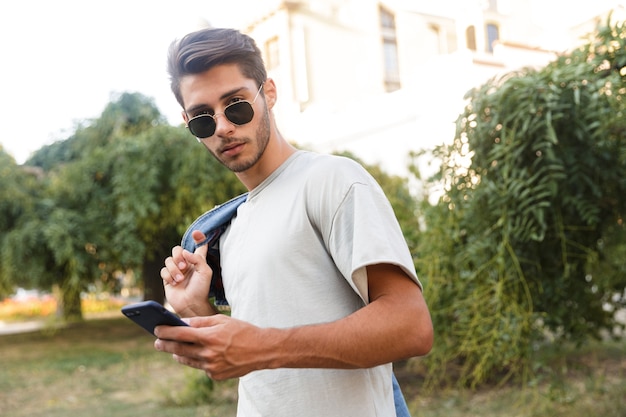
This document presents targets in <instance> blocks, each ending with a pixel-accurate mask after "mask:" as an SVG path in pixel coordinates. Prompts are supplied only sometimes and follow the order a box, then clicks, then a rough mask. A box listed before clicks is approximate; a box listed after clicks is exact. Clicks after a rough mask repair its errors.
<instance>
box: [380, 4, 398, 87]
mask: <svg viewBox="0 0 626 417" xmlns="http://www.w3.org/2000/svg"><path fill="white" fill-rule="evenodd" d="M379 12H380V29H381V33H382V38H383V39H382V43H383V58H384V65H385V90H386V91H387V92H391V91H395V90H398V89H400V65H399V64H398V43H397V41H396V19H395V17H394V15H393V14H392V13H391V12H389V11H388V10H386V9H384V8H382V7H381V8H380V9H379Z"/></svg>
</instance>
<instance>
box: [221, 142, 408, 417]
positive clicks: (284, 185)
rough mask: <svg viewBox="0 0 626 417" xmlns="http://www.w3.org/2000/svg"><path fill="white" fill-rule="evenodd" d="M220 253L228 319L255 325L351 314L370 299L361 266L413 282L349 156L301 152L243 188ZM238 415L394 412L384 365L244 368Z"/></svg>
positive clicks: (382, 210) (384, 209)
mask: <svg viewBox="0 0 626 417" xmlns="http://www.w3.org/2000/svg"><path fill="white" fill-rule="evenodd" d="M220 253H221V265H222V277H223V282H224V289H225V292H226V298H227V300H228V303H229V304H230V306H231V314H232V316H233V317H235V318H237V319H241V320H245V321H247V322H250V323H253V324H255V325H257V326H260V327H276V328H288V327H294V326H302V325H308V324H316V323H325V322H331V321H335V320H338V319H341V318H343V317H346V316H348V315H350V314H351V313H353V312H355V311H356V310H358V309H360V308H362V307H363V306H365V305H366V304H367V302H368V294H367V274H366V269H365V267H366V266H367V265H372V264H379V263H389V264H394V265H398V266H400V267H401V268H402V269H403V270H404V271H406V272H407V274H408V275H409V276H410V277H411V278H412V279H414V280H415V281H416V282H417V283H418V284H419V281H418V279H417V276H416V273H415V268H414V265H413V260H412V258H411V254H410V253H409V250H408V248H407V245H406V241H405V240H404V237H403V235H402V232H401V230H400V226H399V224H398V222H397V220H396V217H395V215H394V213H393V209H392V208H391V205H390V204H389V201H388V200H387V198H386V197H385V195H384V193H383V191H382V190H381V188H380V187H379V186H378V184H377V183H376V181H375V180H374V179H373V178H372V177H371V176H370V175H369V174H368V173H367V171H365V170H364V169H363V168H362V167H361V166H360V165H359V164H357V163H356V162H354V161H352V160H350V159H348V158H343V157H337V156H330V155H319V154H315V153H311V152H305V151H298V152H296V153H295V154H294V155H292V156H291V157H290V158H289V159H288V160H287V161H286V162H285V163H283V165H281V166H280V167H279V168H278V169H277V170H276V171H275V172H274V173H272V175H271V176H270V177H268V178H267V179H266V180H265V181H263V182H262V183H261V184H260V185H259V186H258V187H256V188H255V189H254V190H252V191H251V192H250V194H249V196H248V199H247V201H246V202H245V203H244V204H242V205H241V206H240V207H239V209H238V211H237V216H236V217H235V218H234V219H233V221H232V223H231V225H230V227H229V228H228V230H227V231H226V232H225V233H224V235H223V236H222V238H221V240H220ZM390 343H393V341H390ZM237 415H238V416H245V417H252V416H271V417H280V416H286V417H294V416H298V417H307V416H311V417H313V416H315V417H320V416H325V417H326V416H342V417H348V416H355V417H368V416H385V417H387V416H389V417H392V416H395V407H394V401H393V391H392V384H391V364H387V365H381V366H378V367H375V368H369V369H357V370H339V369H276V370H263V371H256V372H252V373H250V374H248V375H246V376H244V377H242V378H241V379H240V382H239V405H238V414H237Z"/></svg>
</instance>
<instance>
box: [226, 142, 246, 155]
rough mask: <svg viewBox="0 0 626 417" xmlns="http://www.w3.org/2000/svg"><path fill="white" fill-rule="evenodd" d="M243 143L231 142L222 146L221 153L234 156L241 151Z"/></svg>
mask: <svg viewBox="0 0 626 417" xmlns="http://www.w3.org/2000/svg"><path fill="white" fill-rule="evenodd" d="M244 145H245V143H243V142H242V143H231V144H228V145H226V146H224V147H223V148H222V154H224V155H226V156H235V155H237V154H239V153H241V152H242V151H243V147H244Z"/></svg>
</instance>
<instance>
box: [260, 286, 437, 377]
mask: <svg viewBox="0 0 626 417" xmlns="http://www.w3.org/2000/svg"><path fill="white" fill-rule="evenodd" d="M417 291H419V290H417ZM419 297H420V299H421V293H420V294H419ZM266 341H268V343H269V344H270V345H272V348H271V349H265V352H268V353H270V354H271V355H272V357H271V359H270V360H269V361H268V366H267V367H269V368H345V369H351V368H370V367H373V366H377V365H380V364H384V363H389V362H394V361H397V360H401V359H405V358H409V357H413V356H421V355H424V354H426V353H428V351H430V349H431V347H432V325H431V322H430V316H429V314H428V310H427V308H426V307H425V304H423V303H422V302H409V303H408V305H404V306H398V305H397V304H396V305H392V304H391V303H388V302H387V300H385V299H379V300H377V301H375V302H373V303H371V304H370V305H368V306H367V307H365V308H363V309H361V310H359V311H357V312H355V313H353V314H351V315H350V316H348V317H346V318H344V319H341V320H338V321H335V322H332V323H324V324H319V325H311V326H303V327H296V328H291V329H267V338H266Z"/></svg>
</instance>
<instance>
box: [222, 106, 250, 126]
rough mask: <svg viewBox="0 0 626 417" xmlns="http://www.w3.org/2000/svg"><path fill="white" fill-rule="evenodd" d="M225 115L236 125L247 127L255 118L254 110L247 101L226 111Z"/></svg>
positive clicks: (227, 108) (229, 107)
mask: <svg viewBox="0 0 626 417" xmlns="http://www.w3.org/2000/svg"><path fill="white" fill-rule="evenodd" d="M224 114H225V115H226V117H228V120H230V121H231V122H233V123H234V124H236V125H245V124H246V123H250V121H251V120H252V118H253V117H254V110H253V109H252V106H251V105H250V103H248V102H247V101H238V102H237V103H233V104H231V105H230V106H228V107H226V108H225V109H224Z"/></svg>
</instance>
